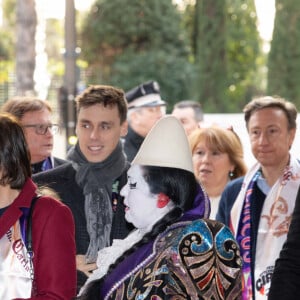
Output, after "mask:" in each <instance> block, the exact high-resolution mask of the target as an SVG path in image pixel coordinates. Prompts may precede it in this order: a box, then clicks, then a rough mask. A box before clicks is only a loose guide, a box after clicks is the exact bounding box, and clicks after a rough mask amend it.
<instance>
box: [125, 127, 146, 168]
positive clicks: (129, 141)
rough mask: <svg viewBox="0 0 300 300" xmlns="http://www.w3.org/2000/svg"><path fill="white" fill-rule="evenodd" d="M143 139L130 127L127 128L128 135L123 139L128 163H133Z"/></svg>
mask: <svg viewBox="0 0 300 300" xmlns="http://www.w3.org/2000/svg"><path fill="white" fill-rule="evenodd" d="M144 139H145V138H144V137H142V136H140V135H139V134H137V133H136V132H135V131H134V130H133V129H132V128H131V127H130V126H128V133H127V135H126V137H125V138H124V152H125V153H126V156H127V160H128V161H130V162H131V161H133V159H134V157H135V155H136V154H137V152H138V151H139V149H140V147H141V145H142V143H143V141H144Z"/></svg>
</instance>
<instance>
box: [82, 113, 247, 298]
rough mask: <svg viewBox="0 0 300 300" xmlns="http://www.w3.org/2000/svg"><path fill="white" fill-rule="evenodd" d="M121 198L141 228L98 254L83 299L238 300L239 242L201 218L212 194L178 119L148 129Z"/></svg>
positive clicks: (128, 214) (167, 119)
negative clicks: (199, 174)
mask: <svg viewBox="0 0 300 300" xmlns="http://www.w3.org/2000/svg"><path fill="white" fill-rule="evenodd" d="M156 149H157V150H159V151H156ZM121 194H122V195H123V196H124V198H125V200H124V203H125V205H126V209H125V218H126V220H127V221H128V222H131V223H132V224H133V225H134V226H135V227H136V228H137V229H136V230H134V231H133V232H132V233H131V234H130V235H129V236H128V237H127V238H126V239H124V240H115V241H114V242H113V245H112V246H111V247H108V248H104V249H102V250H100V251H99V252H98V258H97V267H98V269H96V270H95V271H94V272H93V274H92V275H91V276H90V277H89V279H88V281H87V283H86V285H85V286H84V288H83V289H82V290H81V293H80V295H79V296H78V297H77V299H81V300H86V299H88V300H91V299H179V298H180V299H216V300H217V299H228V300H229V299H230V300H234V299H239V296H240V293H241V273H240V271H241V265H242V260H241V257H240V255H239V249H238V247H237V242H236V241H235V240H234V238H233V236H232V234H231V231H230V230H229V228H228V227H226V226H224V225H223V224H222V223H218V222H216V221H212V220H208V219H203V216H207V215H208V213H209V211H207V209H206V208H207V203H208V197H207V195H206V194H205V193H204V192H203V190H202V188H201V187H200V186H199V185H198V183H197V180H196V179H195V176H194V174H193V164H192V158H191V151H190V149H189V144H188V141H187V137H186V134H185V131H184V129H183V127H182V125H181V123H180V122H179V121H178V120H177V119H176V118H175V117H174V116H167V117H164V118H162V119H161V120H160V121H158V123H157V124H156V125H155V126H154V128H153V129H152V130H151V131H150V133H149V134H148V136H147V137H146V139H145V141H144V142H143V144H142V146H141V148H140V150H139V152H138V154H137V155H136V157H135V158H134V160H133V162H132V165H131V167H130V169H129V170H128V181H127V184H126V185H125V186H124V187H123V188H122V190H121ZM225 281H226V284H225V285H224V286H223V285H222V286H220V285H219V286H218V288H217V286H216V282H225Z"/></svg>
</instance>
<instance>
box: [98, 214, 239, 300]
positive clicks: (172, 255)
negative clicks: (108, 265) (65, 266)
mask: <svg viewBox="0 0 300 300" xmlns="http://www.w3.org/2000/svg"><path fill="white" fill-rule="evenodd" d="M241 263H242V262H241V258H240V256H239V248H238V245H237V243H236V241H235V240H234V238H233V236H232V234H231V232H230V230H229V228H227V227H226V226H224V225H223V224H221V223H219V222H215V221H213V220H205V219H203V220H195V221H192V222H189V221H185V222H184V221H183V222H179V223H176V224H173V225H172V226H170V228H168V229H167V230H166V231H165V232H163V233H162V234H160V235H159V236H158V237H157V238H156V239H155V241H153V242H151V243H149V244H147V245H144V246H142V247H141V248H140V249H138V250H137V251H136V252H135V253H134V254H132V255H130V256H129V257H128V258H127V259H126V260H125V261H123V262H121V263H120V265H118V267H117V268H116V269H115V270H114V271H113V272H112V273H111V274H110V275H109V276H108V277H107V278H106V280H105V282H104V286H103V287H102V290H101V297H100V298H99V299H116V300H119V299H150V298H147V297H148V296H150V295H151V299H166V298H168V299H172V297H174V299H231V300H234V299H239V295H240V293H241V285H240V280H239V279H240V276H241V273H240V268H241Z"/></svg>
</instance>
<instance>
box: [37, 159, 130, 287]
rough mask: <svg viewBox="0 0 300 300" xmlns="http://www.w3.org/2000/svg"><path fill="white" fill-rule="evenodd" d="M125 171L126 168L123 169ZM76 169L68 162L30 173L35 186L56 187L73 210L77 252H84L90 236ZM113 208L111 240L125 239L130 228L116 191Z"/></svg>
mask: <svg viewBox="0 0 300 300" xmlns="http://www.w3.org/2000/svg"><path fill="white" fill-rule="evenodd" d="M126 171H127V169H126ZM126 171H124V173H123V174H122V175H121V176H120V177H119V178H118V179H117V180H116V181H115V182H117V181H118V182H119V185H118V191H120V190H121V188H122V187H123V186H124V185H125V184H126V182H127V174H126ZM75 175H76V171H75V170H74V168H73V166H72V164H71V163H70V162H68V163H66V164H63V165H61V166H59V167H57V168H54V169H52V170H49V171H45V172H41V173H39V174H35V175H34V176H33V180H34V181H35V182H36V183H37V184H38V186H47V187H50V188H52V189H53V190H55V191H56V192H57V193H58V195H59V197H60V198H61V200H62V202H63V203H64V204H66V205H67V206H68V207H69V208H70V209H71V211H72V213H73V216H74V221H75V240H76V254H85V253H86V251H87V249H88V246H89V242H90V238H89V234H88V232H87V228H86V217H85V212H84V202H85V197H84V194H83V190H82V189H81V187H80V186H79V185H78V184H77V183H76V181H75ZM115 196H116V198H115V199H114V200H112V201H113V204H112V207H113V210H114V217H113V224H112V231H111V241H112V239H123V238H125V237H126V236H127V235H128V233H129V231H130V230H131V229H132V227H131V226H130V225H129V224H128V223H127V222H126V221H125V217H124V216H125V209H124V204H123V198H122V197H121V196H120V194H119V193H118V194H115ZM85 280H86V276H85V275H84V274H83V273H81V272H80V273H78V288H80V286H81V285H82V284H83V283H84V282H85Z"/></svg>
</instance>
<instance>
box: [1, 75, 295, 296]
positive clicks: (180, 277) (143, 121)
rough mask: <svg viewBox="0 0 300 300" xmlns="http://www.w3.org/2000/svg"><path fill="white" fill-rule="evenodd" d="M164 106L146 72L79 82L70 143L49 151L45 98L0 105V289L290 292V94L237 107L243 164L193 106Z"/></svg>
mask: <svg viewBox="0 0 300 300" xmlns="http://www.w3.org/2000/svg"><path fill="white" fill-rule="evenodd" d="M167 105H168V103H167V100H165V99H164V100H163V99H162V97H161V94H160V86H159V84H158V82H156V81H148V82H145V83H141V84H139V85H138V86H136V87H134V88H132V89H131V90H129V91H127V92H124V91H123V90H122V89H120V88H117V87H113V86H108V85H91V86H89V87H88V88H86V89H85V90H84V91H83V92H82V93H81V94H79V95H78V96H77V97H76V99H75V107H76V136H77V143H76V144H75V145H74V146H72V147H71V148H70V149H69V150H68V153H67V154H66V155H62V156H61V157H62V158H58V157H54V156H53V154H52V152H53V135H54V134H56V133H57V132H58V131H59V125H58V124H57V123H56V122H53V112H52V108H51V106H50V104H49V103H48V102H47V101H46V100H41V99H38V98H36V97H15V98H12V99H9V100H8V101H6V102H5V103H4V105H3V106H2V107H1V109H0V131H1V135H0V194H1V198H0V260H1V262H0V279H1V280H0V298H1V299H69V300H70V299H81V300H86V299H91V300H92V299H153V298H162V299H166V298H167V299H172V298H176V299H178V298H180V299H228V300H231V299H233V300H234V299H243V300H267V299H270V300H277V299H297V297H298V295H299V296H300V289H298V287H297V282H298V278H299V276H300V271H298V270H300V254H299V253H298V252H300V249H299V247H300V245H299V242H298V237H297V234H298V233H299V232H300V225H299V218H300V203H299V202H300V160H299V158H298V157H294V155H291V153H290V149H291V147H292V145H293V142H294V139H295V135H296V128H297V124H296V119H297V113H298V112H297V108H296V107H295V105H294V104H293V103H291V102H289V101H287V100H285V99H283V98H280V97H272V96H261V97H258V98H255V99H253V100H252V101H250V102H249V103H248V104H246V106H245V107H244V109H243V113H244V119H245V125H246V128H247V132H248V135H249V144H250V146H251V151H252V153H253V156H254V157H255V160H256V162H255V164H254V165H253V166H248V165H247V162H246V161H245V158H244V149H243V144H242V143H241V140H240V137H239V136H238V134H237V133H236V132H235V131H234V128H223V127H221V126H219V125H217V124H211V125H209V126H205V125H204V120H205V113H204V112H203V110H202V106H201V104H200V103H198V102H196V101H191V100H184V101H180V102H178V103H176V105H174V107H173V108H172V109H171V110H170V108H169V110H170V111H171V113H170V114H167ZM298 265H299V266H298ZM298 274H299V276H298ZM286 295H288V296H286ZM286 297H288V298H286Z"/></svg>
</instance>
